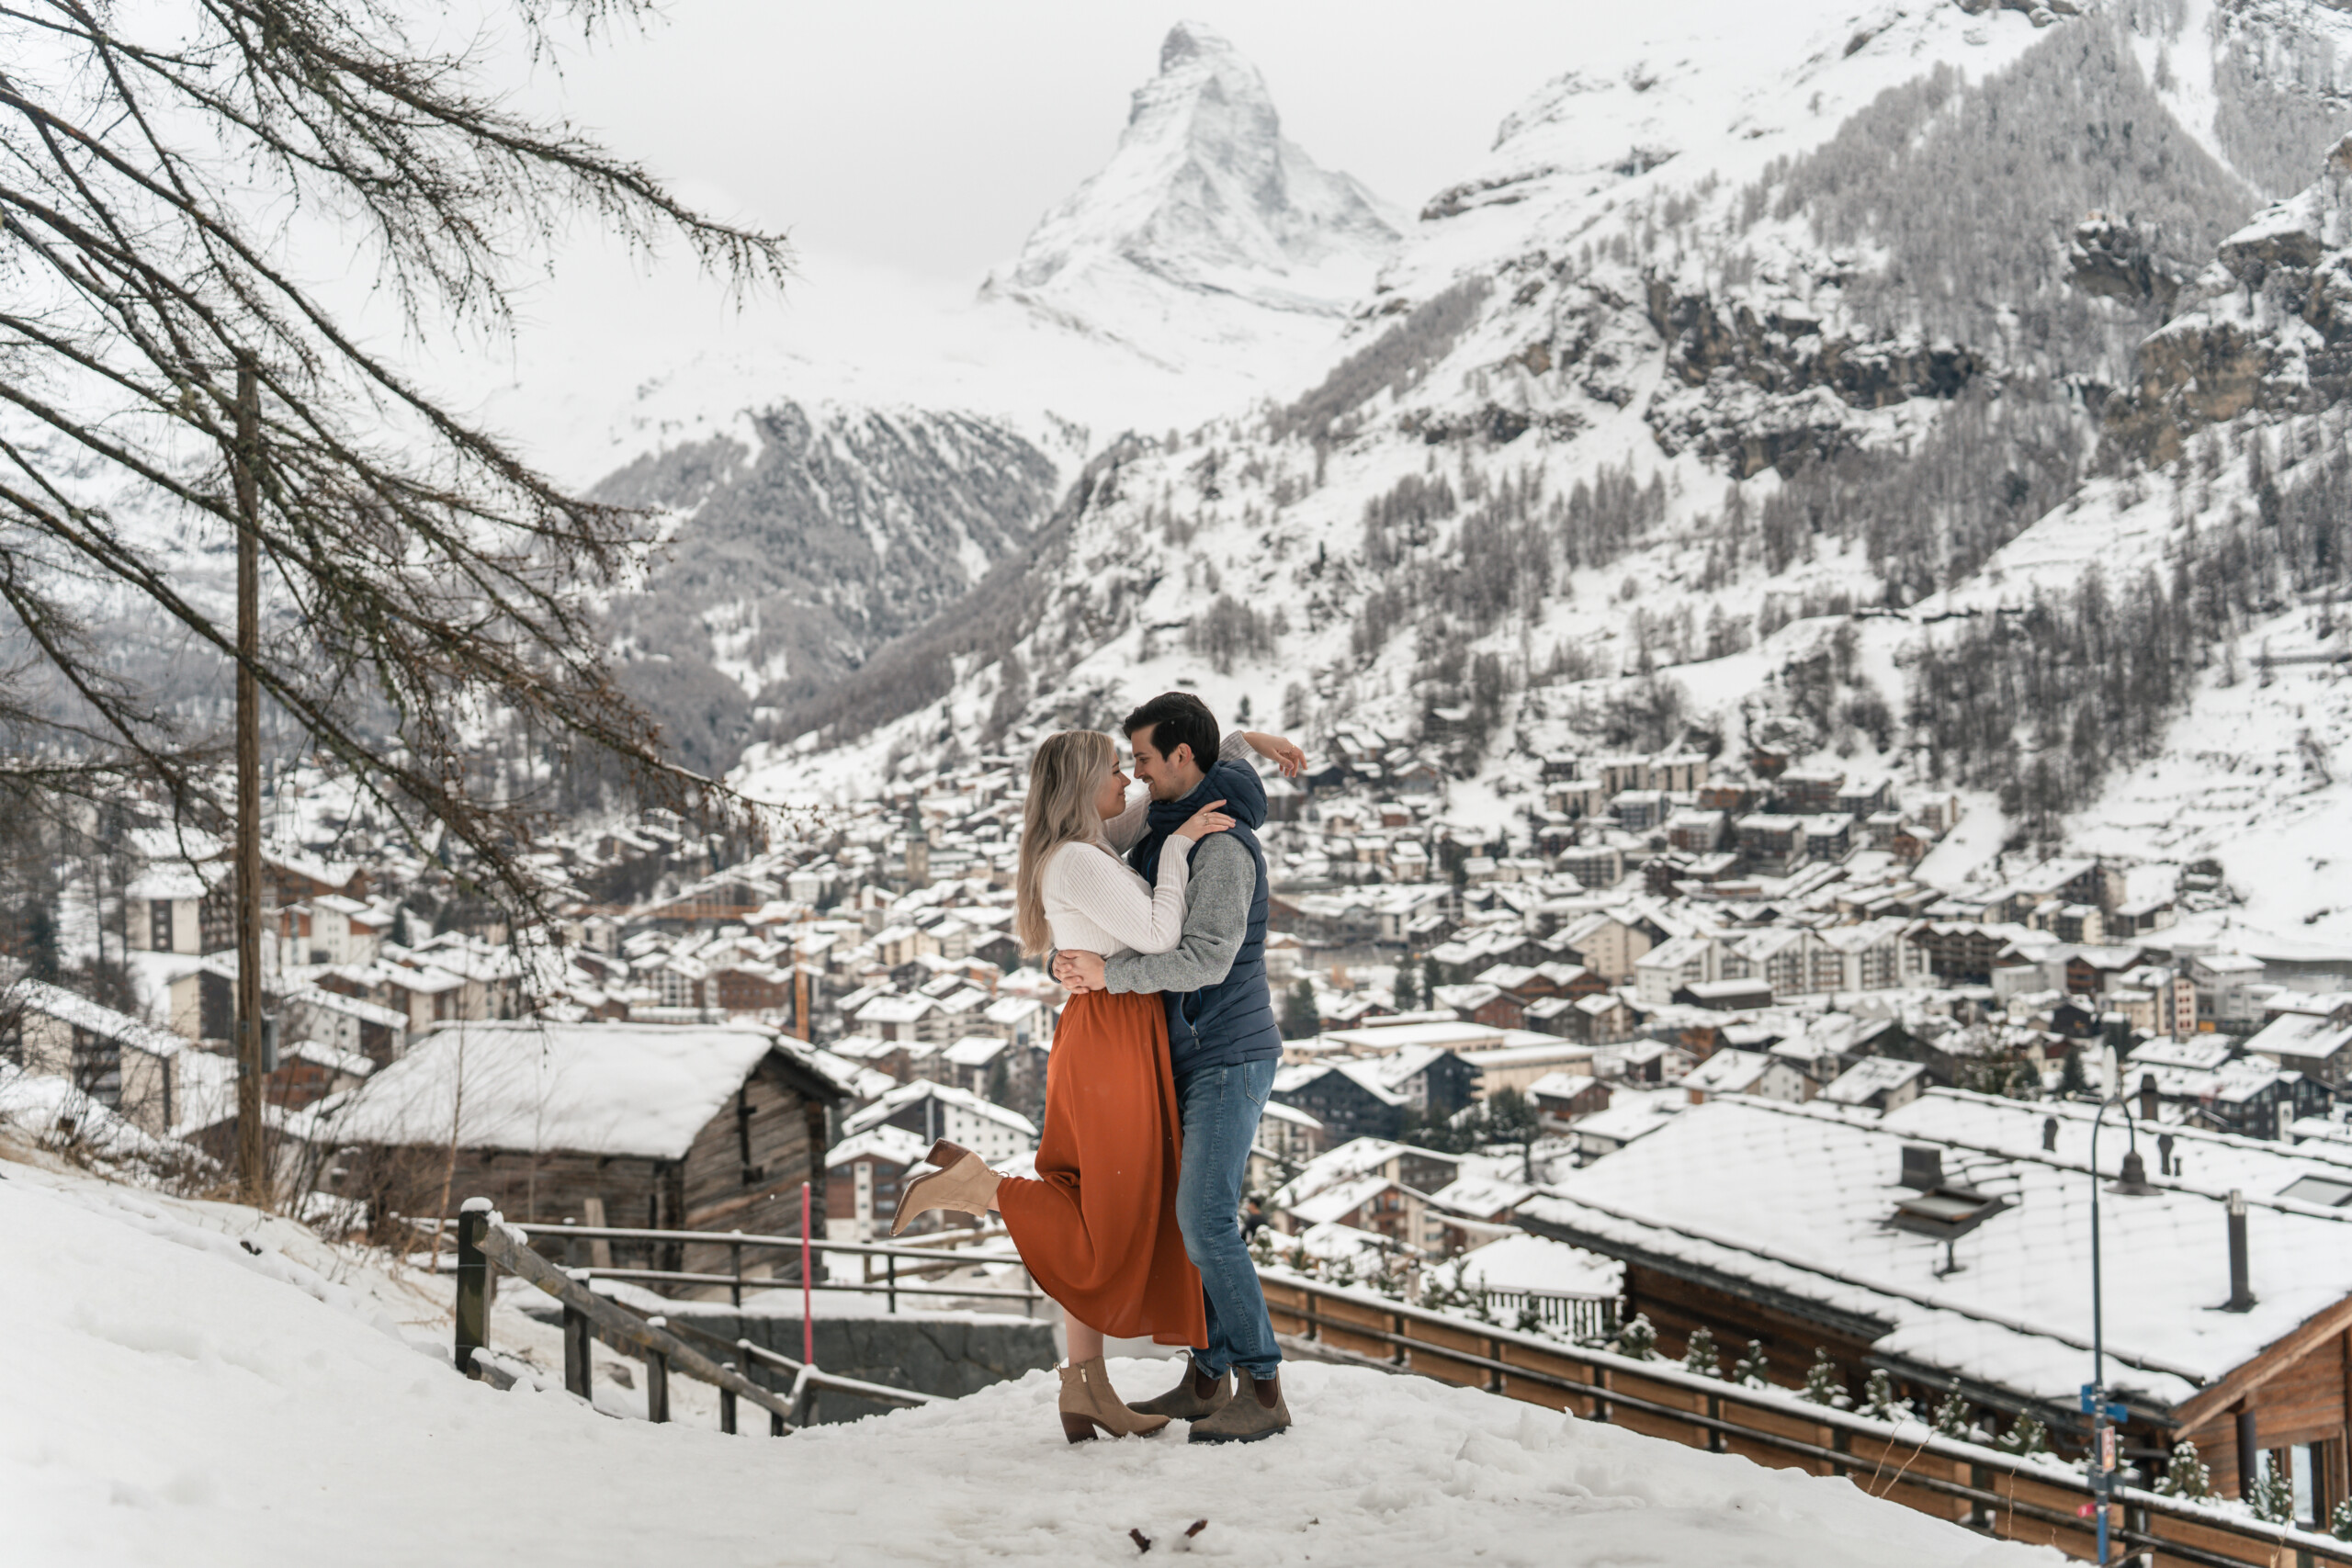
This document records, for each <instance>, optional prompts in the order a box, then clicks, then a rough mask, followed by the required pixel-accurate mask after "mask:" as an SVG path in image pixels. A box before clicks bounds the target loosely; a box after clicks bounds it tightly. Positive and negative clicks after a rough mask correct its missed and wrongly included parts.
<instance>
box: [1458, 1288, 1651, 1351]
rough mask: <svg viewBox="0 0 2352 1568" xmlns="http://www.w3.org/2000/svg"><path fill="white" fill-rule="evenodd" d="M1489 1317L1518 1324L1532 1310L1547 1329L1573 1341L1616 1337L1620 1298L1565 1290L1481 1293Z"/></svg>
mask: <svg viewBox="0 0 2352 1568" xmlns="http://www.w3.org/2000/svg"><path fill="white" fill-rule="evenodd" d="M1478 1297H1479V1300H1480V1301H1481V1302H1482V1303H1484V1305H1485V1307H1486V1311H1487V1316H1489V1317H1491V1318H1494V1319H1496V1320H1498V1321H1499V1322H1503V1323H1510V1324H1513V1325H1516V1324H1518V1323H1519V1322H1520V1321H1521V1318H1522V1317H1523V1316H1524V1315H1525V1314H1527V1313H1528V1312H1530V1311H1532V1312H1533V1313H1534V1314H1535V1321H1536V1322H1538V1323H1540V1324H1542V1325H1544V1326H1545V1327H1546V1328H1556V1329H1558V1330H1559V1331H1560V1332H1561V1333H1563V1334H1566V1336H1567V1337H1569V1338H1571V1339H1577V1340H1590V1339H1606V1338H1608V1337H1611V1335H1613V1334H1615V1333H1616V1332H1617V1329H1618V1323H1617V1298H1616V1297H1615V1296H1584V1295H1576V1294H1573V1293H1570V1292H1565V1291H1481V1292H1478Z"/></svg>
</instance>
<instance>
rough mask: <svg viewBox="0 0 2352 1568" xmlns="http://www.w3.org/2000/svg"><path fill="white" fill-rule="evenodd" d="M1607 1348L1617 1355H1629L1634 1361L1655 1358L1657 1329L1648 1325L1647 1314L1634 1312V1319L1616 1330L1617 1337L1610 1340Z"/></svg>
mask: <svg viewBox="0 0 2352 1568" xmlns="http://www.w3.org/2000/svg"><path fill="white" fill-rule="evenodd" d="M1609 1348H1611V1349H1612V1350H1614V1351H1616V1352H1617V1353H1618V1354H1619V1355H1621V1356H1630V1357H1632V1358H1633V1359H1634V1360H1636V1361H1648V1360H1654V1359H1657V1329H1655V1328H1653V1327H1651V1326H1650V1317H1649V1314H1647V1313H1635V1314H1634V1321H1633V1322H1631V1323H1629V1324H1627V1325H1625V1326H1624V1327H1623V1328H1621V1329H1619V1330H1618V1331H1617V1337H1616V1338H1615V1339H1614V1340H1613V1341H1611V1344H1610V1347H1609Z"/></svg>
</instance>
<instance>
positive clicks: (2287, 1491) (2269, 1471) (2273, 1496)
mask: <svg viewBox="0 0 2352 1568" xmlns="http://www.w3.org/2000/svg"><path fill="white" fill-rule="evenodd" d="M2246 1506H2248V1507H2250V1508H2252V1509H2253V1510H2254V1517H2256V1518H2257V1519H2260V1520H2262V1521H2263V1522H2264V1523H2265V1524H2273V1525H2286V1524H2292V1523H2294V1521H2295V1489H2294V1487H2293V1486H2292V1485H2291V1484H2290V1483H2289V1482H2288V1480H2287V1478H2286V1477H2285V1476H2283V1475H2281V1474H2279V1473H2278V1461H2276V1460H2274V1459H2272V1458H2271V1457H2270V1456H2269V1455H2267V1454H2265V1455H2263V1457H2262V1473H2261V1474H2259V1475H2257V1476H2256V1477H2255V1480H2254V1495H2253V1496H2251V1497H2249V1498H2247V1499H2246Z"/></svg>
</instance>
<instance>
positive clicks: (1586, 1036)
mask: <svg viewBox="0 0 2352 1568" xmlns="http://www.w3.org/2000/svg"><path fill="white" fill-rule="evenodd" d="M1562 1016H1563V1017H1564V1018H1565V1020H1566V1023H1567V1038H1568V1039H1570V1040H1573V1041H1575V1042H1576V1043H1577V1044H1579V1045H1613V1044H1615V1043H1618V1042H1619V1041H1623V1040H1631V1039H1632V1038H1633V1037H1634V1030H1636V1029H1638V1028H1639V1027H1641V1019H1640V1016H1639V1015H1638V1014H1636V1013H1635V1012H1634V1010H1633V1007H1632V1006H1631V1005H1630V1004H1629V1003H1627V1001H1626V1000H1625V998H1623V997H1621V996H1619V995H1617V993H1615V992H1614V991H1603V992H1601V993H1600V995H1598V996H1591V997H1586V998H1583V999H1582V1000H1580V1001H1578V1002H1577V1003H1575V1004H1574V1005H1573V1006H1572V1008H1571V1009H1570V1010H1569V1011H1568V1012H1566V1014H1564V1015H1562Z"/></svg>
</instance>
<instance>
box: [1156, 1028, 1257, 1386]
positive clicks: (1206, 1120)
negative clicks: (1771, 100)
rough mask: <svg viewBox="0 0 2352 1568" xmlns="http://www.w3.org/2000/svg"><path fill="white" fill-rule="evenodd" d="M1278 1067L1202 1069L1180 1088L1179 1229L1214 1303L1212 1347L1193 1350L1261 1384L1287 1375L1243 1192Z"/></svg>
mask: <svg viewBox="0 0 2352 1568" xmlns="http://www.w3.org/2000/svg"><path fill="white" fill-rule="evenodd" d="M1280 1065H1281V1064H1279V1063H1276V1062H1244V1063H1242V1064H1241V1065H1240V1066H1233V1067H1200V1068H1196V1069H1194V1070H1193V1071H1192V1072H1190V1073H1187V1074H1185V1075H1184V1076H1183V1077H1180V1078H1178V1079H1177V1080H1176V1098H1177V1100H1178V1101H1179V1102H1180V1103H1181V1105H1182V1113H1183V1117H1184V1165H1183V1168H1182V1171H1180V1172H1179V1173H1178V1175H1177V1178H1176V1224H1177V1226H1178V1228H1179V1229H1181V1230H1182V1232H1183V1233H1184V1252H1185V1255H1186V1256H1187V1257H1189V1258H1192V1260H1193V1268H1195V1269H1199V1270H1200V1271H1201V1293H1202V1294H1203V1295H1204V1296H1205V1297H1207V1298H1208V1320H1209V1342H1208V1344H1207V1345H1206V1346H1194V1347H1193V1364H1194V1365H1195V1366H1197V1367H1198V1368H1199V1369H1200V1370H1201V1371H1204V1372H1206V1373H1208V1374H1209V1375H1210V1376H1212V1377H1221V1376H1223V1375H1224V1373H1225V1370H1226V1369H1227V1367H1239V1368H1241V1369H1242V1370H1243V1371H1247V1372H1248V1373H1250V1376H1252V1377H1254V1378H1256V1379H1258V1380H1259V1381H1260V1382H1264V1381H1265V1380H1267V1379H1269V1378H1272V1376H1273V1375H1274V1373H1275V1371H1276V1370H1277V1369H1278V1368H1280V1367H1281V1365H1282V1359H1283V1352H1282V1347H1281V1346H1279V1345H1277V1344H1275V1343H1274V1325H1273V1324H1272V1322H1270V1321H1269V1320H1268V1319H1267V1316H1266V1294H1265V1292H1263V1291H1261V1290H1260V1289H1259V1288H1258V1266H1257V1265H1256V1264H1255V1263H1253V1262H1252V1261H1251V1260H1250V1247H1249V1245H1248V1244H1247V1243H1246V1242H1244V1241H1243V1240H1242V1239H1241V1184H1242V1182H1243V1180H1244V1179H1247V1178H1248V1176H1249V1173H1250V1145H1252V1144H1253V1143H1255V1142H1256V1141H1257V1137H1258V1118H1259V1116H1260V1114H1261V1113H1262V1112H1263V1111H1265V1109H1266V1096H1267V1095H1268V1094H1270V1093H1272V1090H1273V1087H1274V1069H1275V1067H1277V1066H1280Z"/></svg>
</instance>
